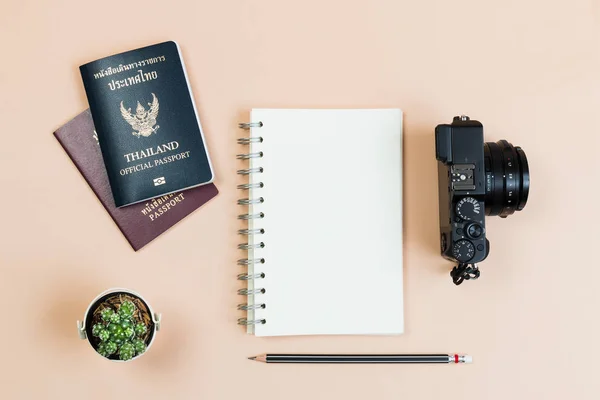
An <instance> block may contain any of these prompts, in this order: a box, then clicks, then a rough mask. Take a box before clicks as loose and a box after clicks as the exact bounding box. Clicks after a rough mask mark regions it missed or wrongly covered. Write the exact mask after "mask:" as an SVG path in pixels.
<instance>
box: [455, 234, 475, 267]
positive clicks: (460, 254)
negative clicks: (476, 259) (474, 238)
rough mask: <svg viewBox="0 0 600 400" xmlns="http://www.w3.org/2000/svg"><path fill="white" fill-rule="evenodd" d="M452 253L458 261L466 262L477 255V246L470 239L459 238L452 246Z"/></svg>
mask: <svg viewBox="0 0 600 400" xmlns="http://www.w3.org/2000/svg"><path fill="white" fill-rule="evenodd" d="M452 255H453V256H454V258H456V260H457V261H458V262H461V263H465V262H467V261H469V260H471V259H472V258H473V256H474V255H475V246H473V243H471V242H470V241H469V240H465V239H463V240H459V241H457V242H454V246H452Z"/></svg>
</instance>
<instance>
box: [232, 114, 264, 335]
mask: <svg viewBox="0 0 600 400" xmlns="http://www.w3.org/2000/svg"><path fill="white" fill-rule="evenodd" d="M262 126H263V123H262V122H244V123H240V124H239V127H240V128H241V129H245V130H248V129H250V128H260V127H262ZM263 141H264V139H263V138H262V137H261V136H258V137H248V138H240V139H238V140H237V143H238V144H239V145H242V146H248V145H258V144H260V143H262V142H263ZM262 157H264V154H263V152H262V151H258V152H256V151H255V152H247V153H242V154H238V155H237V156H236V158H237V159H238V160H250V159H259V158H262ZM263 172H264V170H263V167H253V168H247V169H240V170H238V171H237V173H238V175H242V176H249V175H251V174H262V173H263ZM263 187H264V183H263V182H258V183H244V184H241V185H238V186H237V188H238V190H242V191H249V190H251V189H253V190H254V189H261V188H263ZM264 202H265V199H264V198H263V197H256V198H249V197H248V198H241V199H238V201H237V204H238V205H240V206H251V205H253V204H261V203H264ZM264 217H265V214H264V213H262V212H260V213H254V214H251V213H247V214H240V215H238V219H240V220H245V221H250V220H259V219H262V218H264ZM251 228H253V229H239V230H238V234H239V235H242V236H247V237H248V238H251V237H254V236H256V235H263V234H264V233H265V230H264V229H263V228H254V227H252V226H251ZM264 247H265V243H264V242H262V241H259V242H258V243H252V241H251V240H249V241H248V243H240V244H238V249H240V250H252V249H260V248H264ZM264 263H265V259H264V258H254V259H251V258H242V259H240V260H238V261H237V264H238V265H241V266H246V267H248V268H249V270H248V272H246V273H242V274H239V275H238V276H237V279H238V280H240V281H246V282H252V283H254V282H255V281H256V280H259V279H264V277H265V274H264V272H257V271H253V268H254V266H256V265H260V264H264ZM251 287H252V288H251ZM265 292H266V291H265V289H264V288H262V287H256V286H254V285H251V286H249V287H248V288H244V289H239V290H238V294H239V295H240V296H254V295H259V294H263V293H265ZM237 308H238V310H241V311H248V312H250V313H252V312H253V311H255V310H261V309H264V308H266V304H265V303H255V304H248V303H242V304H238V306H237ZM266 322H267V321H266V320H265V319H252V318H251V317H250V316H249V317H248V318H239V319H238V324H239V325H245V326H249V325H250V326H252V325H260V324H265V323H266Z"/></svg>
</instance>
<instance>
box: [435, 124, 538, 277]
mask: <svg viewBox="0 0 600 400" xmlns="http://www.w3.org/2000/svg"><path fill="white" fill-rule="evenodd" d="M435 152H436V158H437V160H438V161H439V162H438V184H439V201H440V202H439V207H440V233H441V249H442V256H443V257H445V258H447V259H449V260H452V261H454V262H457V263H458V265H457V266H456V267H454V269H453V270H452V272H451V273H450V275H451V276H452V280H453V281H454V283H455V284H456V285H459V284H461V283H462V282H463V280H465V279H467V280H468V279H477V278H478V277H479V269H478V267H477V264H476V263H478V262H481V261H483V260H485V258H486V257H487V256H488V254H489V252H490V242H489V241H488V240H487V238H486V230H485V216H486V215H491V216H494V215H498V216H500V217H501V218H506V217H507V216H509V215H511V214H512V213H514V212H515V211H521V210H522V209H523V208H524V207H525V204H526V203H527V196H528V194H529V166H528V164H527V157H526V156H525V152H524V151H523V150H522V149H521V148H520V147H515V146H513V145H512V144H510V143H508V142H507V141H506V140H500V141H498V142H497V143H492V142H484V141H483V125H482V124H481V123H480V122H479V121H475V120H471V119H470V118H469V117H467V116H460V117H454V120H453V121H452V123H451V124H443V125H438V126H437V127H436V128H435Z"/></svg>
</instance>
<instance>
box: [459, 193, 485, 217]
mask: <svg viewBox="0 0 600 400" xmlns="http://www.w3.org/2000/svg"><path fill="white" fill-rule="evenodd" d="M456 215H457V216H459V217H460V218H461V219H463V220H465V221H471V220H481V219H482V217H483V215H482V213H481V206H480V205H479V202H478V201H477V200H476V199H474V198H473V197H463V198H462V199H460V200H459V201H458V203H456Z"/></svg>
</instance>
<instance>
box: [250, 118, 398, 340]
mask: <svg viewBox="0 0 600 400" xmlns="http://www.w3.org/2000/svg"><path fill="white" fill-rule="evenodd" d="M251 120H252V121H253V122H258V121H260V122H262V123H263V126H262V127H260V128H258V127H257V128H252V129H251V131H250V135H251V136H252V137H262V138H263V141H262V142H261V143H254V144H252V145H251V146H250V150H251V151H252V152H262V153H263V156H262V157H261V158H255V159H252V160H251V167H263V173H261V174H255V175H253V176H252V177H251V182H254V183H258V182H263V183H264V187H262V188H259V189H253V190H251V192H250V196H251V197H252V198H260V197H262V198H263V199H264V202H263V203H261V204H256V205H252V206H250V213H261V212H262V213H264V218H262V219H258V220H255V221H252V228H253V229H260V228H262V229H264V234H262V235H256V236H255V237H254V239H253V240H254V243H258V242H264V243H265V247H264V248H259V249H255V250H253V251H251V252H250V253H251V254H250V256H249V258H255V259H256V258H258V259H260V258H264V259H265V263H264V264H257V265H255V266H254V271H253V272H254V273H260V272H263V273H264V274H265V276H264V278H263V279H256V280H255V281H254V282H253V286H254V288H264V289H265V293H263V294H257V295H255V296H254V299H250V301H251V302H254V303H264V304H265V305H266V307H265V308H264V309H259V310H257V311H256V312H255V313H254V315H253V317H254V318H255V319H264V320H265V323H264V324H261V325H257V326H256V327H255V330H254V333H255V334H256V335H257V336H277V335H320V334H332V335H333V334H400V333H402V332H403V330H404V322H403V320H404V316H403V282H402V112H401V110H399V109H369V110H292V109H254V110H252V113H251Z"/></svg>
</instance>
